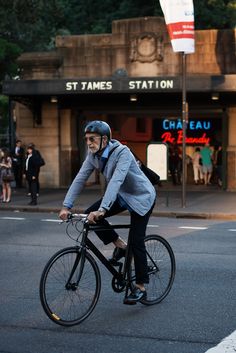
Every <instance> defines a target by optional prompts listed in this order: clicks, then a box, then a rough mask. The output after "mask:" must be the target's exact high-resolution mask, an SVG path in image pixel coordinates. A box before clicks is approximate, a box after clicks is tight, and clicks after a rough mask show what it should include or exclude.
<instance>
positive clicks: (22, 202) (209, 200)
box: [0, 184, 236, 221]
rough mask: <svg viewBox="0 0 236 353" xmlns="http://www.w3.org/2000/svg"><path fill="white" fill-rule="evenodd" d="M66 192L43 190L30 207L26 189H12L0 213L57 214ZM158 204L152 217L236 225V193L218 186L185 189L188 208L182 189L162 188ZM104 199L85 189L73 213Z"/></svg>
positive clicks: (98, 192) (94, 188)
mask: <svg viewBox="0 0 236 353" xmlns="http://www.w3.org/2000/svg"><path fill="white" fill-rule="evenodd" d="M66 191H67V190H66V189H41V191H40V195H39V197H38V205H37V206H30V205H28V203H29V202H30V198H29V197H28V196H27V195H26V193H27V191H26V189H25V188H23V189H13V193H12V200H11V202H10V203H0V212H1V213H2V212H3V211H14V212H17V211H19V212H27V211H28V212H46V213H58V212H59V210H60V209H61V206H62V202H63V199H64V196H65V194H66ZM157 195H158V197H157V202H156V205H155V208H154V210H153V216H159V217H175V218H199V219H201V218H202V219H228V220H235V221H236V192H227V191H223V190H221V189H219V188H218V187H216V186H205V185H198V186H195V185H192V186H188V185H187V187H186V198H185V201H186V202H185V207H182V204H183V199H182V197H183V195H182V188H181V186H170V185H165V184H164V185H163V186H162V187H161V188H158V190H157ZM101 197H102V190H101V188H100V186H98V185H96V186H95V185H93V186H87V187H85V189H84V191H83V192H82V193H81V195H80V196H79V198H78V200H77V201H76V202H75V208H74V210H75V211H76V212H83V211H84V210H85V209H86V208H87V207H88V206H89V205H91V204H92V203H93V202H94V201H96V200H98V199H99V198H101Z"/></svg>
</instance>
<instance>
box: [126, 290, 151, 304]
mask: <svg viewBox="0 0 236 353" xmlns="http://www.w3.org/2000/svg"><path fill="white" fill-rule="evenodd" d="M146 297H147V292H146V291H145V290H141V289H140V288H138V287H135V288H134V289H133V290H132V292H131V293H130V294H129V295H128V296H127V297H125V298H124V301H123V303H124V304H127V305H133V304H136V303H137V302H140V300H142V299H145V298H146Z"/></svg>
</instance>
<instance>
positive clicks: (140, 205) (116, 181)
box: [59, 120, 156, 304]
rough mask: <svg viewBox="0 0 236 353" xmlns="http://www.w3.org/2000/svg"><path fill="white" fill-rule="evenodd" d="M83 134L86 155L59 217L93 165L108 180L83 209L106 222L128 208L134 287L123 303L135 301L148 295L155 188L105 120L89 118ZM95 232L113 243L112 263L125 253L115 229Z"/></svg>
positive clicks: (91, 219)
mask: <svg viewBox="0 0 236 353" xmlns="http://www.w3.org/2000/svg"><path fill="white" fill-rule="evenodd" d="M84 134H85V142H86V144H87V147H88V155H87V157H86V159H85V161H84V163H83V165H82V167H81V169H80V171H79V172H78V174H77V176H76V177H75V179H74V181H73V182H72V184H71V186H70V188H69V190H68V192H67V194H66V197H65V199H64V202H63V208H62V209H61V211H60V214H59V217H60V218H61V219H63V220H66V219H67V217H68V214H69V213H70V210H71V208H72V207H73V204H74V201H75V199H76V197H77V196H78V195H79V194H80V192H81V191H82V189H83V187H84V185H85V183H86V181H87V179H88V178H89V176H90V175H91V173H92V172H93V171H94V170H95V169H97V170H100V171H101V172H102V173H103V175H104V177H105V179H106V182H107V188H106V191H105V194H104V196H103V197H102V199H100V200H98V201H97V202H95V203H94V204H93V205H91V206H90V207H89V208H88V209H87V210H86V211H85V213H87V214H88V221H89V222H90V223H96V222H99V223H101V224H104V225H107V224H108V222H107V221H106V219H105V218H107V217H110V216H114V215H116V214H118V213H120V212H122V211H124V210H128V211H129V213H130V217H131V228H130V232H129V239H130V244H131V248H132V252H133V256H134V265H135V274H136V287H135V288H133V289H132V291H131V292H130V294H129V295H128V297H127V298H125V299H124V301H123V303H124V304H135V303H136V302H138V301H140V300H141V299H143V298H145V297H146V295H147V292H146V290H145V283H148V282H149V276H148V267H147V256H146V251H145V243H144V238H145V233H146V227H147V223H148V220H149V217H150V215H151V213H152V209H153V207H154V204H155V199H156V191H155V188H154V187H153V185H152V184H151V182H150V181H149V179H148V178H147V177H146V176H145V175H144V173H143V172H142V171H141V169H140V168H139V166H138V164H137V162H136V160H135V157H134V155H133V154H132V153H131V151H130V150H129V148H128V147H127V146H125V145H122V144H121V143H120V142H119V141H117V140H112V139H111V129H110V126H109V125H108V124H107V123H106V122H104V121H99V120H96V121H91V122H89V123H88V124H87V126H86V127H85V130H84ZM97 235H98V237H99V238H100V239H101V240H102V241H103V243H104V244H105V245H106V244H109V243H113V244H114V246H115V249H114V251H113V256H112V258H111V259H110V261H111V263H114V262H117V261H118V260H119V259H121V258H122V257H124V256H125V247H126V243H125V242H124V240H123V239H121V238H120V237H119V235H118V234H117V233H116V232H115V231H114V230H110V231H106V232H103V234H101V232H97Z"/></svg>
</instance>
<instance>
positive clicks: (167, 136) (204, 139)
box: [161, 130, 210, 145]
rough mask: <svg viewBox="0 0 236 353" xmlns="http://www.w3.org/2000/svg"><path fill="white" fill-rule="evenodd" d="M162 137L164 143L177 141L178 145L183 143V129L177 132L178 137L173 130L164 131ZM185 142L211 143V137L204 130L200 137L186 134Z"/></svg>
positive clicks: (196, 143) (192, 143)
mask: <svg viewBox="0 0 236 353" xmlns="http://www.w3.org/2000/svg"><path fill="white" fill-rule="evenodd" d="M161 139H162V142H163V143H175V142H177V144H178V145H180V144H182V143H183V130H179V131H178V133H177V138H175V137H174V136H173V135H172V133H171V132H164V134H162V135H161ZM185 143H188V144H190V145H203V144H206V143H207V144H209V143H210V137H207V134H206V133H205V132H204V133H203V134H202V136H200V137H191V136H188V137H187V136H186V138H185Z"/></svg>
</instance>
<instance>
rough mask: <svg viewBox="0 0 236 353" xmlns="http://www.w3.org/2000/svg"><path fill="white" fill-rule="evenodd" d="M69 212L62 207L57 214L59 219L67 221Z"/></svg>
mask: <svg viewBox="0 0 236 353" xmlns="http://www.w3.org/2000/svg"><path fill="white" fill-rule="evenodd" d="M70 213H71V212H70V210H68V208H65V207H63V208H62V209H61V211H60V213H59V218H61V219H62V220H63V221H67V220H68V215H69V214H70Z"/></svg>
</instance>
